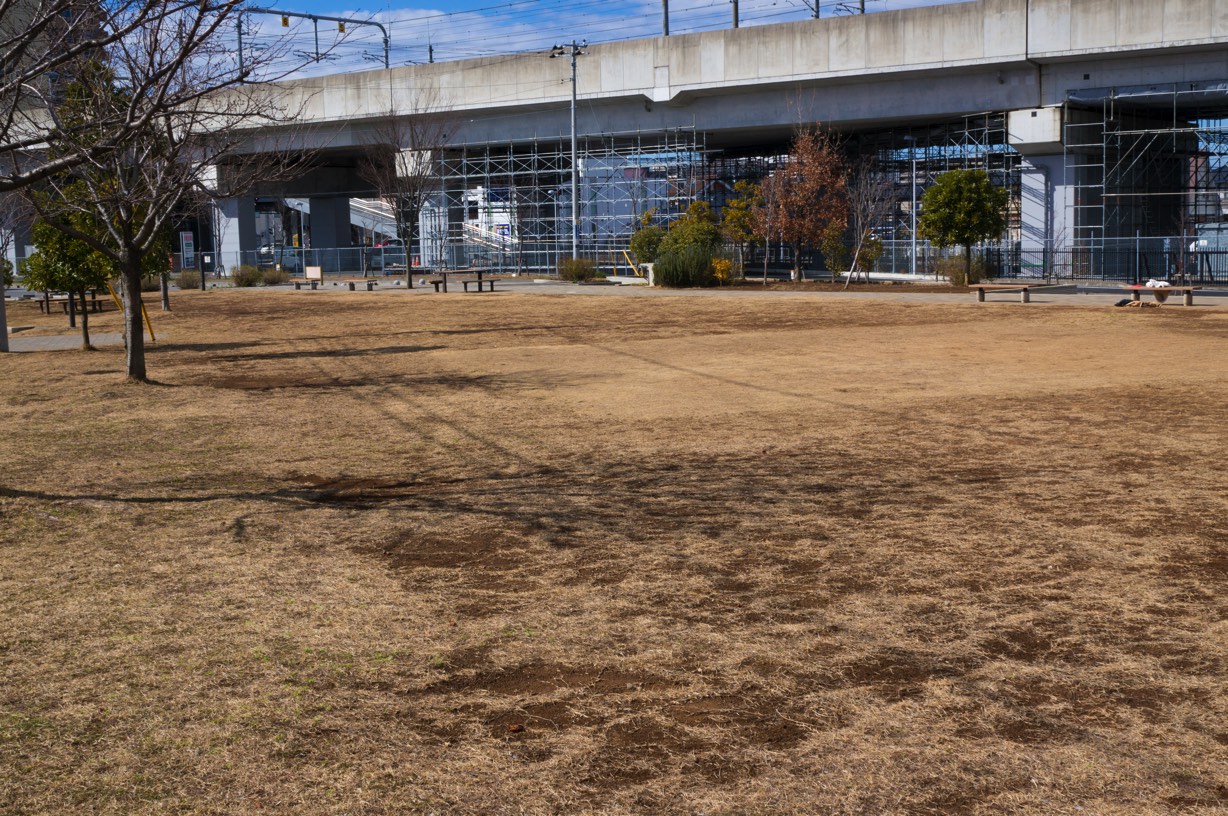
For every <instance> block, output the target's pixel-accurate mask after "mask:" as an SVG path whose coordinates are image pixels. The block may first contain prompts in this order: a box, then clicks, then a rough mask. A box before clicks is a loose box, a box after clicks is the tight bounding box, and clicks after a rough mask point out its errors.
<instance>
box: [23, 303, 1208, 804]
mask: <svg viewBox="0 0 1228 816" xmlns="http://www.w3.org/2000/svg"><path fill="white" fill-rule="evenodd" d="M970 301H971V298H970ZM23 309H29V310H30V311H31V312H32V313H33V307H32V306H20V307H15V308H14V309H13V310H12V311H11V312H10V315H9V318H10V323H13V324H21V323H22V322H23V321H26V322H34V318H35V317H37V314H36V313H33V316H31V315H26V314H25V313H24V312H23V311H22V310H23ZM154 318H155V320H156V327H157V328H158V330H159V340H160V344H159V345H158V346H157V347H156V348H154V349H152V350H151V355H150V374H151V376H152V377H153V378H154V379H156V380H157V381H158V384H156V385H151V386H136V385H128V384H125V383H124V382H123V381H122V377H121V376H120V374H119V371H120V370H121V368H122V365H121V364H122V351H121V350H120V349H118V348H110V349H104V350H102V351H97V352H93V353H83V352H75V351H74V352H56V353H23V354H9V355H2V356H0V396H2V398H3V399H2V401H0V428H2V429H3V431H2V434H0V813H4V814H104V813H105V814H146V813H150V814H153V813H158V814H252V813H294V814H414V813H421V814H427V813H434V814H441V815H442V814H586V813H591V814H598V813H600V814H630V813H636V814H850V815H851V814H1061V813H1068V814H1082V816H1090V815H1091V814H1169V813H1196V814H1197V813H1208V814H1209V813H1216V812H1218V813H1222V812H1225V811H1226V810H1228V589H1226V586H1228V493H1226V490H1225V489H1226V488H1228V477H1226V476H1225V467H1224V458H1225V452H1226V451H1228V433H1226V431H1225V424H1224V406H1225V405H1226V404H1228V352H1226V348H1228V345H1226V344H1228V309H1225V308H1203V309H1181V308H1180V307H1174V308H1164V309H1151V310H1137V309H1116V310H1115V309H1112V308H1106V307H1100V306H1097V307H1060V306H1043V305H1042V306H1037V305H1036V304H1033V305H1031V306H1028V307H1021V306H1020V305H1019V304H1011V303H1004V304H987V305H983V306H977V305H975V304H973V303H971V302H969V303H967V304H935V303H915V304H914V303H896V302H878V301H870V300H857V301H854V300H838V299H834V298H824V297H823V296H821V295H796V296H776V297H759V296H754V295H745V294H742V295H726V296H718V297H653V296H637V297H607V296H592V297H581V296H546V295H534V294H514V293H498V294H495V295H481V296H477V295H438V296H436V295H433V294H432V295H425V296H413V297H411V296H409V295H408V294H401V295H397V294H382V295H381V294H373V295H366V294H365V293H345V294H344V295H343V294H334V293H323V292H315V293H310V292H302V293H291V292H282V293H261V292H220V291H219V292H209V293H184V294H180V295H178V296H177V298H176V301H175V311H173V312H172V313H170V314H161V313H158V312H156V311H155V313H154ZM57 319H58V318H57ZM44 320H46V318H44ZM114 325H115V317H114V315H113V314H111V315H102V316H99V317H98V318H97V319H95V320H94V321H93V328H94V330H95V331H101V332H106V331H115V328H114Z"/></svg>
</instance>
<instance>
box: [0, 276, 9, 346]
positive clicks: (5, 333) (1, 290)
mask: <svg viewBox="0 0 1228 816" xmlns="http://www.w3.org/2000/svg"><path fill="white" fill-rule="evenodd" d="M5 291H6V290H5V287H4V284H3V283H0V354H3V353H5V352H7V351H8V350H9V317H8V314H7V313H6V312H7V305H6V304H5V302H4V296H5Z"/></svg>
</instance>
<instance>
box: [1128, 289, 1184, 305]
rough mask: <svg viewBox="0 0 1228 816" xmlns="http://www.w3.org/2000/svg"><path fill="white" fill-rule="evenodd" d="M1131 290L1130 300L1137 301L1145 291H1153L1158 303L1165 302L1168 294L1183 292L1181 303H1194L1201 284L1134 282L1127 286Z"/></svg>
mask: <svg viewBox="0 0 1228 816" xmlns="http://www.w3.org/2000/svg"><path fill="white" fill-rule="evenodd" d="M1125 288H1126V289H1129V290H1130V300H1132V301H1134V302H1135V303H1137V302H1139V301H1140V300H1141V299H1142V295H1143V292H1151V293H1152V294H1153V295H1155V299H1156V303H1163V302H1164V301H1166V300H1168V296H1169V295H1171V294H1172V293H1173V292H1180V293H1181V305H1182V306H1193V305H1194V290H1195V289H1201V288H1202V287H1201V286H1142V285H1140V284H1132V285H1130V286H1127V287H1125Z"/></svg>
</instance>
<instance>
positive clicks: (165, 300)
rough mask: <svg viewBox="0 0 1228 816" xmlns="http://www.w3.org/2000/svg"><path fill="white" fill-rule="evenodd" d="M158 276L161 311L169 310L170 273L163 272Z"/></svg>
mask: <svg viewBox="0 0 1228 816" xmlns="http://www.w3.org/2000/svg"><path fill="white" fill-rule="evenodd" d="M159 278H160V279H161V281H162V311H164V312H169V311H170V310H171V284H170V275H169V274H168V273H166V272H163V273H162V274H161V275H160V276H159Z"/></svg>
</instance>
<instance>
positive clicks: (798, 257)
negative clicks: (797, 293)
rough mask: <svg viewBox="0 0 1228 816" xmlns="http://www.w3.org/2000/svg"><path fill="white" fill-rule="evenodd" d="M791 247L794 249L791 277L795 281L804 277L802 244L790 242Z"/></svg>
mask: <svg viewBox="0 0 1228 816" xmlns="http://www.w3.org/2000/svg"><path fill="white" fill-rule="evenodd" d="M789 248H790V249H792V250H793V270H792V272H791V273H790V275H789V277H790V278H792V279H793V280H794V281H800V280H801V279H802V245H801V244H789Z"/></svg>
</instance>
